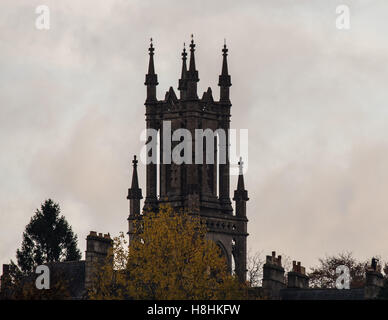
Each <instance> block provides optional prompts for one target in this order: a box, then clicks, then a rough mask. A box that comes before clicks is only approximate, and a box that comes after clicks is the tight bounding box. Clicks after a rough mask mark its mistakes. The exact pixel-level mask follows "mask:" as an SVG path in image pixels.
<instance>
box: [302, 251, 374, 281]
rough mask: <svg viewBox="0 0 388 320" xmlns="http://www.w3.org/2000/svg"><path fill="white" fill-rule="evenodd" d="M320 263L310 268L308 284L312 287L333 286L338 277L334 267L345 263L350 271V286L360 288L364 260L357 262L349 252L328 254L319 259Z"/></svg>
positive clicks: (363, 277)
mask: <svg viewBox="0 0 388 320" xmlns="http://www.w3.org/2000/svg"><path fill="white" fill-rule="evenodd" d="M319 263H320V265H319V266H318V267H316V268H312V269H311V273H310V274H309V277H310V286H311V287H314V288H335V283H336V280H337V278H338V275H337V274H336V269H337V267H338V266H341V265H345V266H347V267H348V268H349V272H350V278H351V280H350V287H351V288H361V287H363V286H364V284H365V266H366V264H367V263H366V262H358V261H357V260H356V259H355V258H354V257H353V254H352V253H351V252H344V253H340V254H338V255H336V256H328V257H325V258H323V259H319Z"/></svg>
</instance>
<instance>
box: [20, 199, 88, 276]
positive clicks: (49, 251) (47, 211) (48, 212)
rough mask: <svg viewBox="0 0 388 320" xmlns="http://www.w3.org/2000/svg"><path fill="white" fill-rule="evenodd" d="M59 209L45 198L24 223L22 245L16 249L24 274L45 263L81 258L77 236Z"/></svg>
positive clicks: (57, 205)
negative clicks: (26, 222)
mask: <svg viewBox="0 0 388 320" xmlns="http://www.w3.org/2000/svg"><path fill="white" fill-rule="evenodd" d="M60 212H61V210H60V207H59V204H57V203H55V202H53V201H52V200H51V199H48V200H46V201H45V202H44V204H42V205H41V209H40V210H39V209H37V210H36V213H35V215H34V216H33V217H32V218H31V220H30V223H29V224H28V225H27V226H26V229H25V231H24V233H23V242H22V247H21V249H20V250H19V249H18V250H17V252H16V257H17V262H18V266H19V268H20V270H21V271H22V272H23V273H24V274H27V273H31V272H33V270H34V267H36V266H37V265H41V264H44V263H48V262H58V261H74V260H80V259H81V252H80V251H79V249H78V248H77V235H74V233H73V231H72V229H71V226H70V225H69V224H68V222H67V221H66V219H65V217H64V216H59V214H60Z"/></svg>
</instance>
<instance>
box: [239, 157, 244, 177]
mask: <svg viewBox="0 0 388 320" xmlns="http://www.w3.org/2000/svg"><path fill="white" fill-rule="evenodd" d="M243 165H244V162H243V161H242V157H240V161H239V162H238V174H239V175H242V174H243Z"/></svg>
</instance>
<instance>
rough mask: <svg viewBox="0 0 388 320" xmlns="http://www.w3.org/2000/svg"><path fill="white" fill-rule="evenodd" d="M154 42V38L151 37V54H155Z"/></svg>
mask: <svg viewBox="0 0 388 320" xmlns="http://www.w3.org/2000/svg"><path fill="white" fill-rule="evenodd" d="M154 50H155V49H154V44H153V39H152V38H150V47H149V49H148V51H149V52H150V55H153V54H154Z"/></svg>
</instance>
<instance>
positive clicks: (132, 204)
mask: <svg viewBox="0 0 388 320" xmlns="http://www.w3.org/2000/svg"><path fill="white" fill-rule="evenodd" d="M137 163H138V161H137V159H136V156H134V157H133V161H132V164H133V173H132V184H131V188H130V189H128V197H127V199H128V200H129V216H130V217H131V216H138V215H140V200H141V199H143V196H142V192H141V189H140V188H139V180H138V177H137Z"/></svg>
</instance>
